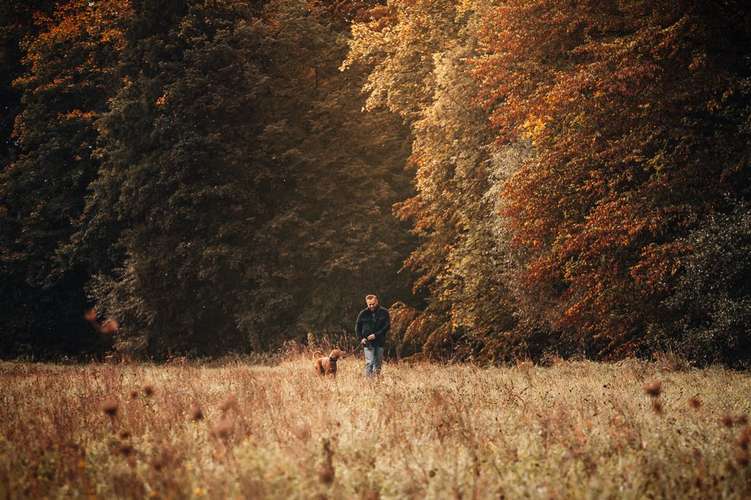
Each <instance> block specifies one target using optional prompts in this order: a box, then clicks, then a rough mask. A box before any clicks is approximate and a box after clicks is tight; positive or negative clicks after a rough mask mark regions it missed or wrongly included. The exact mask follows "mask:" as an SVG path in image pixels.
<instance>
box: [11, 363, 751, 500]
mask: <svg viewBox="0 0 751 500" xmlns="http://www.w3.org/2000/svg"><path fill="white" fill-rule="evenodd" d="M361 369H362V360H360V359H353V358H347V359H345V360H343V361H341V362H340V363H339V377H338V378H337V379H336V380H331V379H321V378H319V377H318V376H317V375H315V374H314V372H313V365H312V362H311V360H310V359H308V358H307V357H306V356H305V355H302V356H299V357H297V358H295V359H292V360H288V361H286V362H283V363H281V364H280V365H278V366H274V367H253V366H246V365H243V364H242V363H237V362H235V363H229V364H227V365H224V366H219V367H208V366H195V365H190V364H187V365H183V366H168V367H164V366H161V367H160V366H148V365H143V366H134V365H120V366H113V365H88V366H55V365H36V364H15V363H4V364H0V377H2V387H1V388H0V429H2V438H0V498H5V497H9V496H10V497H14V498H15V497H33V498H37V497H55V498H61V497H65V498H68V497H91V496H96V497H102V498H105V497H106V498H111V497H120V498H130V497H137V498H143V497H165V498H190V497H203V496H206V497H211V498H313V497H329V498H369V499H375V498H424V497H428V498H451V497H456V498H499V497H505V498H645V497H647V498H648V497H665V498H708V497H721V498H749V497H751V473H750V470H749V465H748V461H749V458H748V457H749V455H748V445H749V437H750V436H751V430H749V425H748V421H747V418H746V415H748V414H749V412H750V411H751V402H750V401H749V399H748V398H749V395H751V377H749V374H748V373H739V372H732V371H727V370H724V369H721V368H714V369H708V370H688V371H665V370H662V369H661V368H660V366H658V365H654V364H645V363H641V362H637V361H627V362H623V363H620V364H615V365H605V364H595V363H589V362H561V363H557V364H556V365H554V366H552V367H549V368H541V367H535V366H532V365H529V364H520V365H519V366H516V367H512V368H493V369H479V368H476V367H473V366H469V365H463V366H440V365H431V364H418V365H412V366H410V365H404V364H402V365H394V364H388V365H386V367H385V369H384V373H383V376H382V378H381V379H380V380H378V381H373V382H372V381H369V380H365V379H364V378H363V377H362V375H361ZM655 382H659V384H656V383H655Z"/></svg>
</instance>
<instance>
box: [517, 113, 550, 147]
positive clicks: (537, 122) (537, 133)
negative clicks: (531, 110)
mask: <svg viewBox="0 0 751 500" xmlns="http://www.w3.org/2000/svg"><path fill="white" fill-rule="evenodd" d="M547 118H548V119H549V117H547ZM521 128H522V137H523V138H524V139H528V140H530V141H532V144H537V141H538V140H539V138H540V137H541V136H542V134H543V132H544V131H545V120H543V119H542V118H540V117H538V116H534V115H528V116H527V119H526V120H524V123H522V126H521Z"/></svg>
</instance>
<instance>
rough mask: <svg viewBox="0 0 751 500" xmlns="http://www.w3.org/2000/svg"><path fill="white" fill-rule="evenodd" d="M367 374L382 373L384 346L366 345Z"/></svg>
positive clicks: (370, 375) (364, 350)
mask: <svg viewBox="0 0 751 500" xmlns="http://www.w3.org/2000/svg"><path fill="white" fill-rule="evenodd" d="M363 352H364V353H365V376H366V377H373V376H375V375H380V373H381V365H382V364H383V347H365V349H363Z"/></svg>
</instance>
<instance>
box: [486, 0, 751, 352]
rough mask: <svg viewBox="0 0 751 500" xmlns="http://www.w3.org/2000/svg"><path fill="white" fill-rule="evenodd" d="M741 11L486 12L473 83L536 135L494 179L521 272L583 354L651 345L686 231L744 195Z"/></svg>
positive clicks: (497, 112)
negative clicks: (526, 151)
mask: <svg viewBox="0 0 751 500" xmlns="http://www.w3.org/2000/svg"><path fill="white" fill-rule="evenodd" d="M748 26H749V25H748V13H747V9H745V8H744V7H743V5H742V3H741V2H695V1H685V2H677V3H676V2H616V1H613V2H581V3H577V4H565V5H564V4H561V3H559V2H553V1H546V0H542V1H534V2H528V1H521V0H519V1H516V0H513V1H509V2H503V3H502V4H500V6H499V7H497V10H496V11H495V13H494V15H492V16H489V17H488V18H487V19H486V29H485V30H484V33H485V34H484V36H483V38H482V46H483V54H482V55H481V56H480V57H477V58H476V59H475V63H476V66H477V72H476V75H477V77H478V80H479V81H480V82H481V85H482V93H481V95H482V96H483V98H484V101H485V104H486V106H487V108H488V109H489V111H490V112H491V116H492V121H493V124H494V126H495V127H496V129H497V131H498V137H499V140H500V141H514V140H520V139H526V140H529V141H531V143H532V144H533V147H534V151H535V153H534V154H533V155H531V156H530V157H529V158H528V159H527V160H526V161H525V162H524V163H523V164H522V165H521V167H520V168H519V169H518V170H517V171H516V172H515V173H514V175H513V176H512V177H511V178H509V180H508V181H507V182H506V183H505V187H504V190H503V192H502V199H503V200H504V210H503V214H504V216H505V217H506V220H507V221H508V225H509V228H510V231H511V233H512V234H513V238H512V243H513V245H514V247H515V248H516V249H518V250H519V251H520V252H522V253H523V254H524V255H525V260H524V263H523V272H522V273H521V279H522V281H523V283H525V284H526V286H527V287H528V300H529V301H531V302H533V303H535V304H538V307H540V308H543V309H544V311H545V316H546V317H547V318H548V324H549V328H550V329H551V330H553V331H559V332H561V333H562V334H563V339H564V340H565V341H567V342H568V343H570V344H572V345H575V346H577V348H578V349H580V350H582V351H583V352H585V353H587V354H589V355H591V356H595V357H609V358H612V357H620V356H623V355H625V354H629V353H634V352H640V351H644V350H645V349H646V350H648V349H649V347H648V345H649V340H650V333H649V332H650V331H651V330H652V329H653V328H654V327H656V326H665V325H666V323H669V322H670V321H671V320H672V319H674V316H672V315H671V311H672V310H671V308H668V307H666V301H670V298H671V297H672V296H673V294H674V293H675V291H676V281H677V280H680V279H682V278H681V276H684V275H685V273H686V272H690V271H686V268H685V265H686V260H685V259H689V260H688V262H692V259H694V260H695V258H692V257H690V256H691V255H696V252H702V251H703V250H702V249H700V248H697V247H696V246H695V245H694V246H692V245H690V244H689V240H687V239H686V238H687V237H688V235H689V234H690V233H692V232H693V231H696V230H697V229H699V228H701V227H702V226H704V225H707V224H711V222H710V221H711V220H712V217H713V216H715V215H718V214H722V213H731V212H732V211H733V210H734V207H735V206H736V205H738V204H739V203H742V202H743V201H744V200H746V199H747V197H748V180H749V179H748V169H747V158H748V153H749V150H748V148H749V144H750V143H749V136H748V129H747V127H746V126H745V125H744V124H745V123H747V120H748V109H749V107H748V102H749V93H748V88H749V87H748V83H749V75H751V71H750V70H751V66H749V60H748V58H747V57H746V49H745V47H748V46H749V41H750V40H749V36H750V35H751V33H749V30H748ZM736 227H737V226H736ZM728 241H729V240H728ZM700 260H701V259H700ZM727 284H728V285H729V284H730V282H727ZM672 312H673V313H674V312H675V311H672Z"/></svg>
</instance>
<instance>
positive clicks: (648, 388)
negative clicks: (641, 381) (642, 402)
mask: <svg viewBox="0 0 751 500" xmlns="http://www.w3.org/2000/svg"><path fill="white" fill-rule="evenodd" d="M644 392H646V393H647V394H648V395H649V396H651V397H653V398H656V397H659V395H660V394H661V393H662V382H660V381H659V380H655V381H654V382H650V383H648V384H645V385H644Z"/></svg>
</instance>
